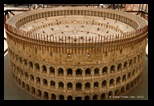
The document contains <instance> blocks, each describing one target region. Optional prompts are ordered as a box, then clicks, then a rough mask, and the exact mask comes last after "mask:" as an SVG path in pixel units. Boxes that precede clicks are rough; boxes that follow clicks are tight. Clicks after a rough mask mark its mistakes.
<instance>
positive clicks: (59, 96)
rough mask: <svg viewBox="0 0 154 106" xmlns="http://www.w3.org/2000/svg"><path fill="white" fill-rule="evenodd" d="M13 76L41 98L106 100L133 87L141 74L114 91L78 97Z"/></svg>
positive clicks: (24, 87) (23, 86)
mask: <svg viewBox="0 0 154 106" xmlns="http://www.w3.org/2000/svg"><path fill="white" fill-rule="evenodd" d="M13 78H14V79H15V80H16V82H17V83H18V84H19V85H20V87H22V88H23V89H25V90H26V91H28V92H29V93H31V94H32V95H34V96H37V97H38V98H41V99H46V100H106V99H112V96H118V95H121V94H123V93H125V92H126V91H128V90H129V89H130V88H131V87H133V86H134V85H135V84H136V83H137V82H138V81H139V78H140V75H139V76H137V77H136V78H135V79H134V80H133V81H131V82H129V83H127V84H126V85H125V86H122V87H120V88H116V89H115V90H113V91H108V92H107V93H101V94H100V93H99V94H93V95H91V94H87V95H84V96H80V97H79V96H77V97H76V96H74V95H66V94H56V92H52V93H49V92H47V91H44V90H41V89H38V88H36V87H34V86H31V85H29V84H27V83H25V82H24V81H22V80H21V79H20V78H19V77H18V76H16V75H15V74H13Z"/></svg>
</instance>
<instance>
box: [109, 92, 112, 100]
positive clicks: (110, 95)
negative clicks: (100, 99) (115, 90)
mask: <svg viewBox="0 0 154 106" xmlns="http://www.w3.org/2000/svg"><path fill="white" fill-rule="evenodd" d="M111 97H112V91H110V92H109V93H108V98H109V99H110V98H111Z"/></svg>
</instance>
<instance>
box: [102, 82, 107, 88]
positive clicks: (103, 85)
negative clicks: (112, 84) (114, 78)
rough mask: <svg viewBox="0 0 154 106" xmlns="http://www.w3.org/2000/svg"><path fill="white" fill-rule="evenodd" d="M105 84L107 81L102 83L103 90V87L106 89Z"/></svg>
mask: <svg viewBox="0 0 154 106" xmlns="http://www.w3.org/2000/svg"><path fill="white" fill-rule="evenodd" d="M106 84H107V81H106V80H105V81H103V82H102V87H103V88H105V87H106Z"/></svg>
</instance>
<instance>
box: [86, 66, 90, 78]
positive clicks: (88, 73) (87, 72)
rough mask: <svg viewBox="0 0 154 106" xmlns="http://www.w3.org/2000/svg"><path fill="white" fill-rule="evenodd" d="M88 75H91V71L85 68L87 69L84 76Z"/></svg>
mask: <svg viewBox="0 0 154 106" xmlns="http://www.w3.org/2000/svg"><path fill="white" fill-rule="evenodd" d="M90 74H91V70H90V68H87V69H86V73H85V75H86V76H89V75H90Z"/></svg>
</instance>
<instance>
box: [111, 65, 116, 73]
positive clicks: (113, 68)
mask: <svg viewBox="0 0 154 106" xmlns="http://www.w3.org/2000/svg"><path fill="white" fill-rule="evenodd" d="M114 72H115V66H114V65H112V66H111V68H110V73H114Z"/></svg>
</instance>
